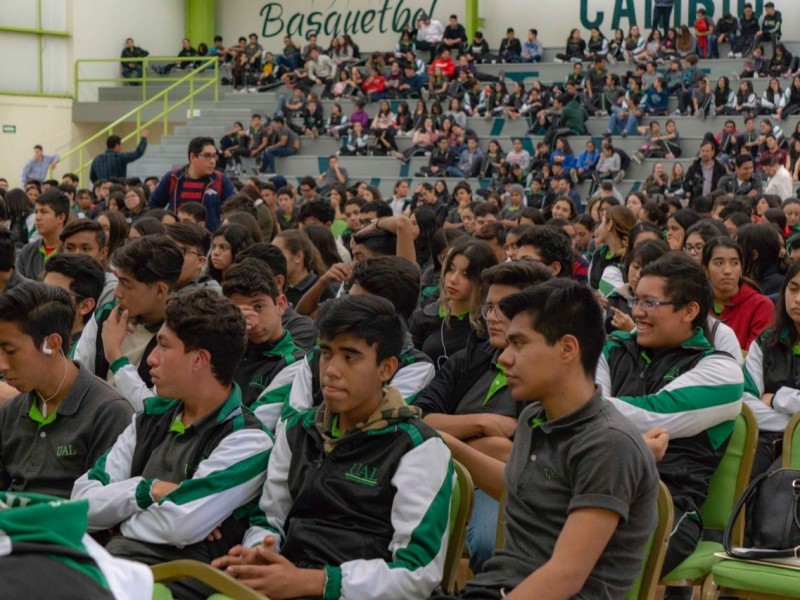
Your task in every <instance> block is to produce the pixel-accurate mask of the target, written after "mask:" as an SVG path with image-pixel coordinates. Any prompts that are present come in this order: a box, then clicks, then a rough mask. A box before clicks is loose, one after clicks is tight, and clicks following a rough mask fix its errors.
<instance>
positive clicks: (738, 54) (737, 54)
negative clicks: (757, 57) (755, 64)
mask: <svg viewBox="0 0 800 600" xmlns="http://www.w3.org/2000/svg"><path fill="white" fill-rule="evenodd" d="M733 56H734V58H742V53H741V52H737V53H736V54H734V55H733Z"/></svg>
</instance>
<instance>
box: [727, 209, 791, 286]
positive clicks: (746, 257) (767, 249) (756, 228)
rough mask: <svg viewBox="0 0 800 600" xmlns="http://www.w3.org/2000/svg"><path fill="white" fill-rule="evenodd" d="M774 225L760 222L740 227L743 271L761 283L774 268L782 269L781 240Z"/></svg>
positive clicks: (739, 238) (739, 236)
mask: <svg viewBox="0 0 800 600" xmlns="http://www.w3.org/2000/svg"><path fill="white" fill-rule="evenodd" d="M779 233H780V232H779V231H778V230H777V227H775V226H774V225H770V224H768V223H759V224H756V225H753V224H751V225H745V226H744V227H741V228H739V232H738V234H737V235H736V241H737V242H738V243H739V246H741V248H742V255H743V256H742V272H743V273H744V275H746V276H748V277H750V278H752V279H753V280H755V281H757V282H758V283H761V281H762V279H763V278H764V276H765V275H767V274H768V273H769V271H770V270H771V269H772V268H777V269H778V271H780V270H781V267H782V263H781V258H780V255H781V242H780V240H779V239H778V236H779Z"/></svg>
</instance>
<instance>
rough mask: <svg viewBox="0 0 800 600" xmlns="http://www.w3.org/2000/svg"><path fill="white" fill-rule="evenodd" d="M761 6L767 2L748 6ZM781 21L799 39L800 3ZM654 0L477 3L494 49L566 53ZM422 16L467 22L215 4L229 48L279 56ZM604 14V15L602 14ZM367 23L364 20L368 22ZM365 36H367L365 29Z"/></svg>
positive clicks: (384, 4)
mask: <svg viewBox="0 0 800 600" xmlns="http://www.w3.org/2000/svg"><path fill="white" fill-rule="evenodd" d="M750 1H751V2H752V3H753V4H754V5H755V6H761V5H763V3H764V0H750ZM744 2H745V0H675V6H676V10H675V11H674V13H673V14H676V13H678V12H679V13H680V15H681V16H680V19H681V22H683V23H685V22H688V19H689V18H691V19H692V22H693V21H694V16H695V14H696V10H697V8H699V7H701V6H703V7H705V8H706V10H708V11H709V13H713V15H714V18H715V19H716V18H718V17H719V16H721V15H722V13H723V12H724V11H732V12H733V13H734V14H738V13H739V4H740V3H741V4H744ZM776 4H777V8H778V10H781V11H782V13H783V16H784V26H783V31H784V34H785V37H786V39H794V40H798V39H800V0H777V1H776ZM648 5H650V6H652V0H480V16H481V17H483V18H484V19H485V25H484V27H483V31H484V33H485V36H486V38H487V39H488V40H489V43H490V45H491V46H493V47H496V46H498V45H499V43H500V40H501V39H502V37H503V36H504V35H505V31H506V28H507V27H514V28H515V29H516V31H517V35H518V36H523V35H525V33H526V31H527V30H528V29H529V28H536V29H538V30H539V37H540V39H542V41H543V42H544V43H545V45H547V46H561V45H563V44H564V41H565V39H566V37H567V34H568V33H569V31H570V29H572V28H573V27H578V28H581V29H588V28H589V27H590V26H591V24H592V23H594V22H598V23H599V25H600V27H601V30H602V31H603V32H604V33H605V34H606V35H608V34H609V33H610V32H611V30H612V27H617V26H619V27H622V28H623V29H626V30H627V28H628V27H629V25H630V23H631V22H635V23H636V24H638V25H639V26H640V27H643V26H645V25H647V24H649V18H648V20H647V21H646V20H645V17H646V16H648V17H649V14H650V13H649V11H647V6H648ZM421 10H424V11H426V12H428V13H429V14H432V15H433V16H434V17H435V18H437V19H439V20H440V21H442V22H443V23H445V24H446V23H447V18H448V17H449V15H450V14H451V13H455V14H458V15H460V17H461V20H462V22H463V20H464V18H463V16H464V1H463V0H292V1H291V2H286V1H281V0H236V1H235V2H234V1H232V0H224V1H223V0H218V1H217V3H216V11H217V31H218V33H220V34H221V35H222V36H223V37H224V38H225V43H226V44H228V45H232V44H233V43H234V42H235V41H236V39H237V38H238V37H239V36H240V35H247V34H249V33H251V32H253V31H255V32H257V33H258V34H259V36H260V37H261V38H262V39H261V42H262V44H263V45H264V46H265V48H266V49H268V50H271V51H273V52H274V51H280V49H281V48H282V42H281V40H282V37H283V35H284V34H286V33H287V32H289V33H291V34H292V35H294V36H297V37H305V36H306V35H307V34H308V32H309V31H312V30H313V31H318V32H319V34H318V35H319V38H320V41H321V42H322V43H323V44H324V45H327V44H328V43H329V42H330V38H331V32H332V31H333V30H334V28H336V26H337V24H338V30H339V31H340V32H341V30H342V29H344V28H345V26H346V30H347V32H348V33H351V35H352V36H353V38H354V39H355V40H356V42H357V43H358V44H359V45H360V47H361V48H362V50H372V49H386V48H391V47H392V46H393V45H394V44H395V42H396V40H397V38H398V37H399V34H398V33H397V32H398V31H400V30H401V29H402V24H403V23H405V22H406V21H407V20H408V19H409V17H410V16H412V15H416V14H417V13H418V12H419V11H421ZM600 13H602V16H601V15H600ZM365 19H366V21H365ZM364 24H366V26H367V27H366V29H367V31H366V32H364V27H363V25H364Z"/></svg>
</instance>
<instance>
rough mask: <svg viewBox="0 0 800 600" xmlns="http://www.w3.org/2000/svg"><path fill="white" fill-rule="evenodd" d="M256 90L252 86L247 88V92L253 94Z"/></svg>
mask: <svg viewBox="0 0 800 600" xmlns="http://www.w3.org/2000/svg"><path fill="white" fill-rule="evenodd" d="M257 91H258V90H257V89H256V88H254V87H250V88H247V93H249V94H255V93H256V92H257Z"/></svg>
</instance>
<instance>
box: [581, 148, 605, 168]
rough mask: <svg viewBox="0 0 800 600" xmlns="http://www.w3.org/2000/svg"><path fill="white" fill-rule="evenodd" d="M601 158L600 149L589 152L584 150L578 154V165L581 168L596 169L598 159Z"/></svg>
mask: <svg viewBox="0 0 800 600" xmlns="http://www.w3.org/2000/svg"><path fill="white" fill-rule="evenodd" d="M599 158H600V151H599V150H595V151H594V152H587V151H586V150H584V151H583V152H581V153H580V154H578V167H579V168H581V169H584V170H586V169H594V167H595V166H596V165H597V159H599Z"/></svg>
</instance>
